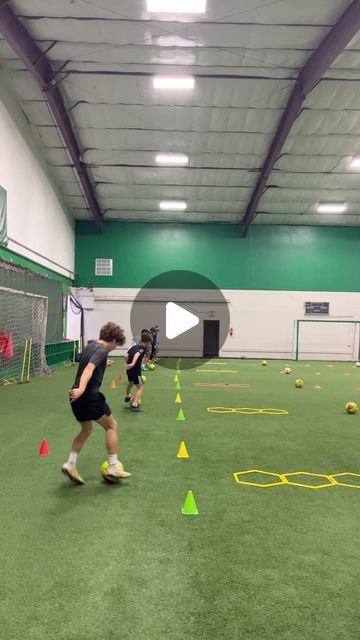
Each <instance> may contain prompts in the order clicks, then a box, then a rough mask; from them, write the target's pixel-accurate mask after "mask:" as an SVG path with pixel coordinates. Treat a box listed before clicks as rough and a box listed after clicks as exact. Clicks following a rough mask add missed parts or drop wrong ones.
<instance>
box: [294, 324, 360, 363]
mask: <svg viewBox="0 0 360 640" xmlns="http://www.w3.org/2000/svg"><path fill="white" fill-rule="evenodd" d="M305 322H322V323H332V324H334V323H336V324H354V325H355V331H356V325H360V320H296V350H295V360H299V344H300V324H301V323H305ZM359 336H360V333H359ZM358 360H360V339H359V345H358Z"/></svg>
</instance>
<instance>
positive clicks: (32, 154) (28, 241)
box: [0, 73, 75, 278]
mask: <svg viewBox="0 0 360 640" xmlns="http://www.w3.org/2000/svg"><path fill="white" fill-rule="evenodd" d="M0 141H1V156H0V185H1V186H2V187H3V188H4V189H6V191H7V231H8V237H9V243H8V249H10V250H12V251H15V252H16V253H18V254H20V255H22V256H24V257H26V258H28V259H30V260H33V261H34V262H37V263H38V264H41V265H43V266H44V267H47V268H48V269H52V270H53V271H56V272H57V273H60V274H62V275H65V276H67V277H69V278H73V275H74V258H75V232H74V221H73V219H72V217H71V215H70V213H69V212H68V211H67V209H66V206H65V204H64V202H63V200H62V197H61V194H60V193H59V191H58V189H57V188H56V186H55V184H54V181H53V180H52V177H51V175H50V173H49V170H48V167H47V165H46V162H45V160H44V158H43V156H42V154H41V151H40V149H39V148H38V147H37V145H36V143H35V141H34V139H33V137H32V134H31V130H30V127H29V125H28V123H27V121H26V119H25V118H24V115H23V113H22V111H21V110H20V108H19V106H18V104H17V103H16V101H15V99H14V96H13V95H12V93H11V90H10V89H9V86H8V85H7V83H6V81H5V80H4V77H3V75H2V74H1V73H0ZM59 144H60V142H59Z"/></svg>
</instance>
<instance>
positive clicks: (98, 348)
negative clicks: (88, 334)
mask: <svg viewBox="0 0 360 640" xmlns="http://www.w3.org/2000/svg"><path fill="white" fill-rule="evenodd" d="M108 355H109V354H108V350H107V349H105V347H103V345H102V344H99V343H98V342H90V344H88V345H87V346H86V347H85V349H84V351H83V352H82V355H81V358H80V362H79V367H78V370H77V374H76V378H75V382H74V386H73V389H74V388H77V387H78V386H79V385H80V378H81V376H82V373H83V371H84V369H85V367H86V366H87V365H88V364H89V362H92V364H94V365H95V367H96V368H95V369H94V371H93V374H92V376H91V378H90V380H89V382H88V383H87V386H86V389H85V393H86V394H87V393H94V392H96V391H99V388H100V386H101V383H102V380H103V377H104V373H105V369H106V363H107V359H108Z"/></svg>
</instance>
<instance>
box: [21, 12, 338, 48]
mask: <svg viewBox="0 0 360 640" xmlns="http://www.w3.org/2000/svg"><path fill="white" fill-rule="evenodd" d="M22 22H23V24H24V26H25V28H26V29H27V30H29V31H30V32H31V34H32V36H33V38H35V39H36V40H55V41H58V40H61V41H66V42H86V43H90V44H106V45H116V46H117V47H119V46H122V45H129V44H145V45H146V44H150V45H156V46H158V47H166V48H169V47H174V46H175V47H203V46H211V47H223V46H224V44H225V43H226V44H225V46H226V47H237V46H238V44H239V42H241V44H242V46H244V47H250V48H252V49H256V48H257V47H258V46H259V44H261V47H263V48H270V49H271V48H278V49H283V48H285V49H292V48H293V46H294V39H296V44H297V47H296V48H297V49H314V48H315V47H316V46H317V44H318V42H319V40H321V39H323V38H324V37H325V36H326V34H327V33H328V31H329V26H330V25H329V26H316V25H303V24H301V25H289V26H284V25H262V24H251V25H250V26H249V25H247V24H231V23H228V22H224V23H223V24H221V26H220V25H219V24H214V23H210V22H209V23H206V22H201V23H199V22H198V23H196V22H192V23H187V24H186V25H184V24H181V23H180V22H167V23H166V25H163V24H161V23H160V22H159V21H157V22H156V21H150V20H148V21H144V20H140V21H131V20H123V21H121V23H119V21H118V20H96V19H93V20H74V19H72V18H67V19H66V21H65V20H62V19H57V18H52V19H49V18H39V19H36V20H34V19H28V18H24V19H23V20H22Z"/></svg>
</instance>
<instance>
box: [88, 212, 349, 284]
mask: <svg viewBox="0 0 360 640" xmlns="http://www.w3.org/2000/svg"><path fill="white" fill-rule="evenodd" d="M75 256H76V265H75V271H76V280H75V284H76V285H77V286H87V285H88V284H89V283H93V284H94V285H95V286H97V287H124V288H126V287H142V286H144V285H145V283H146V282H147V281H148V280H149V279H150V278H153V277H154V276H156V275H158V274H160V273H163V272H165V271H169V270H172V269H185V270H190V271H195V272H198V273H201V274H202V275H204V276H206V277H207V278H209V279H210V280H212V281H213V282H214V283H215V284H216V285H217V286H218V287H220V288H222V289H267V290H274V289H275V290H303V291H305V290H309V291H360V228H354V227H352V228H349V227H347V228H346V227H295V226H270V225H269V226H265V225H264V226H262V225H261V226H260V225H259V226H254V227H253V228H252V229H251V231H250V233H249V234H248V237H247V238H242V237H241V227H240V226H239V227H237V226H235V225H215V224H214V225H200V224H194V225H193V224H179V225H177V224H146V223H127V222H115V221H114V222H107V223H105V228H104V233H103V234H102V235H98V234H96V233H95V227H94V225H93V224H92V223H91V222H81V221H80V222H78V223H77V224H76V250H75ZM95 258H113V260H114V265H113V271H114V275H113V276H112V277H95ZM167 284H168V286H169V287H171V286H174V285H173V283H170V282H169V283H166V282H165V281H164V286H166V285H167ZM178 286H179V287H184V288H191V287H192V286H193V288H194V287H196V282H195V281H194V283H192V282H189V281H186V282H184V283H178Z"/></svg>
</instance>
